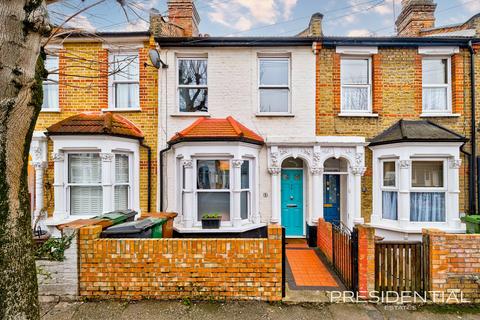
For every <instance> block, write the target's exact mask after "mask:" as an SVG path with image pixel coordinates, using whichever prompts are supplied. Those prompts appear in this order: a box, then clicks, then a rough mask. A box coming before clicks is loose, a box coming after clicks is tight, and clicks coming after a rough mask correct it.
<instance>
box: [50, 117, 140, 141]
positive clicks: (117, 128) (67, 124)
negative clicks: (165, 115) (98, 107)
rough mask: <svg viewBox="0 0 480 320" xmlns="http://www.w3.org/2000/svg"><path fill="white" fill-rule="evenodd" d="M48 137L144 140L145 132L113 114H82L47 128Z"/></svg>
mask: <svg viewBox="0 0 480 320" xmlns="http://www.w3.org/2000/svg"><path fill="white" fill-rule="evenodd" d="M47 133H48V135H78V134H80V135H90V134H92V135H98V134H105V135H112V136H119V137H128V138H135V139H143V137H144V135H143V132H142V131H141V130H140V129H138V128H137V127H136V126H135V125H134V124H133V123H131V122H130V121H129V120H127V119H126V118H124V117H122V116H120V115H118V114H113V113H111V112H89V113H80V114H77V115H74V116H71V117H68V118H66V119H63V120H62V121H59V122H57V123H55V124H53V125H51V126H50V127H48V128H47Z"/></svg>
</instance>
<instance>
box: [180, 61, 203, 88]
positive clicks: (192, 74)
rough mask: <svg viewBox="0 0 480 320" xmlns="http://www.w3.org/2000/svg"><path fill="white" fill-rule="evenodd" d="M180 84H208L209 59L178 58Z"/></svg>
mask: <svg viewBox="0 0 480 320" xmlns="http://www.w3.org/2000/svg"><path fill="white" fill-rule="evenodd" d="M178 84H180V85H201V86H206V85H207V60H204V59H203V60H198V59H188V60H187V59H181V60H178Z"/></svg>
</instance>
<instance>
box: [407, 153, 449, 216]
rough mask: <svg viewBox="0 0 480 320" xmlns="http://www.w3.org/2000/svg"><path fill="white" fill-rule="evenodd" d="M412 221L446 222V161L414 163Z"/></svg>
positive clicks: (411, 199)
mask: <svg viewBox="0 0 480 320" xmlns="http://www.w3.org/2000/svg"><path fill="white" fill-rule="evenodd" d="M410 220H411V221H431V222H443V221H445V185H444V161H420V160H419V161H412V171H411V190H410Z"/></svg>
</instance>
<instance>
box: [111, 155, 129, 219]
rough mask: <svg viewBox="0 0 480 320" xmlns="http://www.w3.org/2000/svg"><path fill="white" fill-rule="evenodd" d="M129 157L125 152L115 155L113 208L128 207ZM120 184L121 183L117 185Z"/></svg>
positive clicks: (123, 208)
mask: <svg viewBox="0 0 480 320" xmlns="http://www.w3.org/2000/svg"><path fill="white" fill-rule="evenodd" d="M128 159H129V157H128V155H126V154H116V155H115V184H116V185H115V188H114V206H115V210H125V209H128V191H129V190H128V189H129V185H128V183H129V182H130V176H129V161H128ZM118 184H122V185H118Z"/></svg>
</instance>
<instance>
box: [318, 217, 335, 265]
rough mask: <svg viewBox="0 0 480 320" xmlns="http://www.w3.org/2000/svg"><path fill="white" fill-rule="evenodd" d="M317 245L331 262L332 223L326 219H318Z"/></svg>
mask: <svg viewBox="0 0 480 320" xmlns="http://www.w3.org/2000/svg"><path fill="white" fill-rule="evenodd" d="M317 247H318V248H319V249H320V250H321V251H322V252H323V254H324V255H325V256H326V257H327V259H328V260H329V261H330V262H331V261H332V258H333V255H332V224H331V223H329V222H326V221H325V220H324V219H322V218H320V219H318V226H317Z"/></svg>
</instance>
